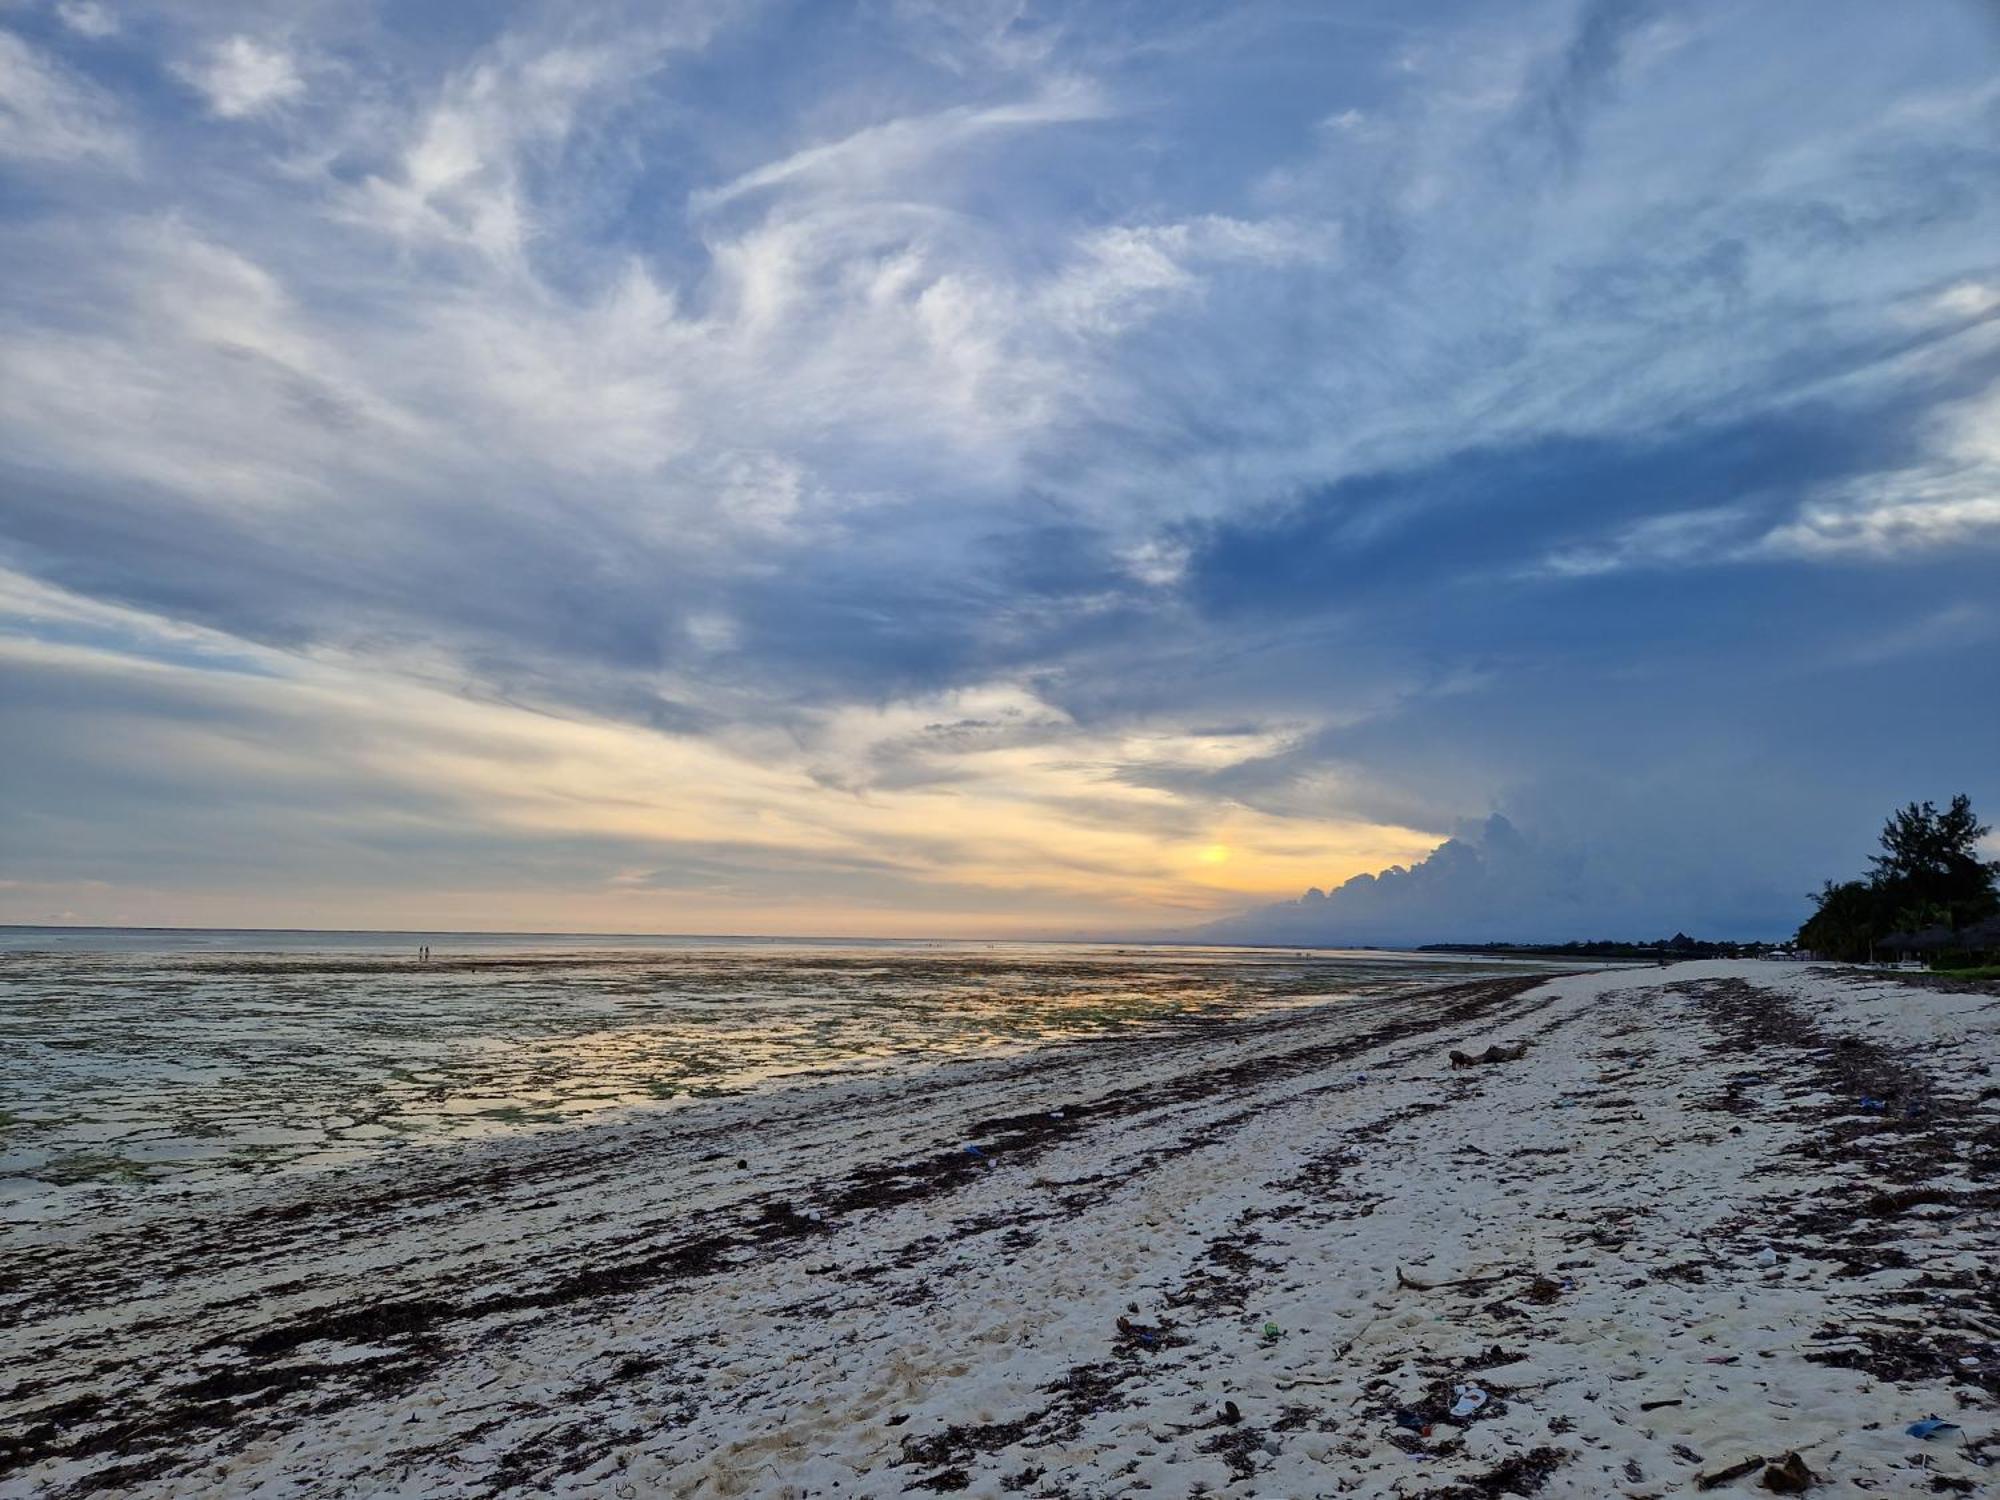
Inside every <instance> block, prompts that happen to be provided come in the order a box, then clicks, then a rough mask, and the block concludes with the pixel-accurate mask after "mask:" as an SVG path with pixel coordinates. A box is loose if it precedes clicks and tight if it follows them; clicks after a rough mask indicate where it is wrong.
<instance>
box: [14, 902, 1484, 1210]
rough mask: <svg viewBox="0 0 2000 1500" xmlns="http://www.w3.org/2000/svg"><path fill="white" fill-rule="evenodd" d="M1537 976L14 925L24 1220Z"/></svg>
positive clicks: (866, 945)
mask: <svg viewBox="0 0 2000 1500" xmlns="http://www.w3.org/2000/svg"><path fill="white" fill-rule="evenodd" d="M426 943H427V944H429V945H430V948H431V951H432V957H431V960H430V961H429V962H428V963H424V962H419V961H418V959H417V956H416V955H417V950H418V947H419V945H421V944H426ZM1522 967H1524V966H1523V965H1518V964H1515V965H1509V964H1504V963H1497V962H1484V961H1481V962H1465V961H1441V960H1438V959H1434V958H1425V957H1420V956H1416V955H1403V954H1391V953H1379V952H1325V951H1319V952H1309V953H1300V952H1289V951H1287V952H1273V951H1268V950H1243V949H1202V948H1186V947H1144V946H1136V947H1135V946H1111V945H1087V944H1030V943H940V942H869V941H835V940H827V941H800V940H796V939H784V940H765V939H754V938H751V939H716V938H650V937H600V936H571V935H563V934H546V933H537V934H506V935H492V934H474V933H443V932H440V933H382V932H268V931H191V930H161V929H106V928H0V1216H4V1217H14V1218H22V1217H34V1216H39V1215H40V1214H42V1213H44V1212H47V1211H49V1210H51V1209H55V1208H57V1207H67V1208H69V1209H76V1208H78V1207H87V1201H86V1202H85V1203H82V1204H80V1203H79V1202H78V1199H79V1198H80V1197H82V1198H85V1199H86V1200H89V1199H95V1198H97V1197H99V1196H104V1197H106V1198H107V1199H108V1198H127V1197H130V1196H132V1195H144V1194H151V1193H157V1192H160V1191H162V1190H165V1189H177V1188H188V1187H202V1188H213V1187H225V1188H226V1187H228V1186H229V1185H231V1184H235V1183H245V1182H253V1181H256V1180H258V1179H260V1178H263V1177H267V1176H269V1175H272V1174H275V1173H286V1172H310V1171H319V1170H325V1169H328V1168H335V1167H340V1166H343V1165H348V1164H353V1163H358V1162H365V1161H367V1160H369V1159H371V1158H375V1157H380V1156H382V1155H385V1154H387V1153H392V1152H396V1151H404V1150H409V1149H413V1148H421V1147H423V1146H426V1145H437V1144H443V1143H449V1142H453V1141H461V1140H465V1139H468V1138H472V1137H477V1136H482V1135H493V1134H501V1133H511V1132H523V1131H553V1130H562V1129H568V1128H574V1127H576V1126H578V1125H580V1124H584V1123H587V1122H590V1121H594V1120H601V1119H605V1118H609V1117H612V1116H614V1115H616V1114H617V1113H619V1112H625V1111H634V1110H647V1109H663V1108H689V1107H699V1104H700V1101H702V1100H705V1099H713V1098H717V1097H720V1096H724V1095H729V1094H737V1093H742V1092H744V1091H747V1090H753V1089H767V1088H782V1087H785V1086H786V1085H787V1083H788V1082H795V1081H797V1080H799V1079H801V1078H805V1077H824V1076H826V1075H827V1074H828V1073H830V1072H837V1071H841V1070H847V1071H853V1070H879V1069H893V1068H901V1067H917V1066H923V1065H926V1064H929V1063H933V1062H936V1061H938V1060H940V1059H944V1058H949V1057H954V1056H964V1055H968V1054H977V1053H981V1052H995V1051H1000V1050H1003V1049H1020V1048H1027V1047H1035V1046H1041V1045H1046V1044H1048V1043H1051V1042H1055V1041H1061V1040H1066V1039H1072V1038H1082V1037H1090V1036H1102V1035H1107V1034H1111V1033H1118V1032H1130V1031H1135V1030H1143V1029H1146V1028H1166V1027H1171V1026H1174V1025H1177V1024H1182V1023H1184V1022H1185V1021H1186V1020H1187V1019H1188V1018H1190V1017H1228V1016H1245V1015H1254V1014H1259V1013H1264V1012H1268V1011H1271V1010H1275V1009H1279V1008H1283V1007H1287V1006H1298V1005H1304V1004H1314V1003H1319V1002H1323V1001H1326V1000H1330V999H1338V998H1340V997H1343V996H1354V995H1361V994H1368V993H1376V992H1380V991H1381V990H1383V989H1385V988H1392V987H1395V988H1400V987H1403V986H1407V985H1410V984H1414V983H1421V982H1425V981H1435V980H1437V979H1439V978H1444V977H1454V976H1467V975H1471V974H1478V973H1491V972H1519V970H1520V969H1521V968H1522Z"/></svg>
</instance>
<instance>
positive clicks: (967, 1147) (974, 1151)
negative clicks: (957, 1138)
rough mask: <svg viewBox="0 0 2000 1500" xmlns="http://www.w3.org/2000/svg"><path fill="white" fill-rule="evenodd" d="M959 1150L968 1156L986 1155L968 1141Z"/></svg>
mask: <svg viewBox="0 0 2000 1500" xmlns="http://www.w3.org/2000/svg"><path fill="white" fill-rule="evenodd" d="M959 1149H960V1150H961V1151H963V1152H964V1153H965V1154H966V1155H967V1156H984V1155H985V1154H986V1153H985V1152H984V1151H981V1150H980V1149H979V1148H978V1147H977V1146H975V1145H973V1144H972V1142H970V1141H967V1142H966V1143H965V1144H964V1145H963V1146H961V1147H960V1148H959Z"/></svg>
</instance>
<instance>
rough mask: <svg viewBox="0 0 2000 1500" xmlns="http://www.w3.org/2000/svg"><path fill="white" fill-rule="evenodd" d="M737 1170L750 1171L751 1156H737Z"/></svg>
mask: <svg viewBox="0 0 2000 1500" xmlns="http://www.w3.org/2000/svg"><path fill="white" fill-rule="evenodd" d="M736 1170H737V1171H739V1172H747V1171H749V1170H750V1159H749V1158H748V1157H747V1156H739V1157H737V1158H736Z"/></svg>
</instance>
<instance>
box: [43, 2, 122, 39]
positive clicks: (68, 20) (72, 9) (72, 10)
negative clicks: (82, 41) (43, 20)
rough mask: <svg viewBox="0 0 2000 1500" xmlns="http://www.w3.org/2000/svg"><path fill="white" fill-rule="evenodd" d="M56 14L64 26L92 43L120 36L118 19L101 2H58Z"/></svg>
mask: <svg viewBox="0 0 2000 1500" xmlns="http://www.w3.org/2000/svg"><path fill="white" fill-rule="evenodd" d="M56 14H57V15H58V16H60V17H62V23H63V25H65V26H67V27H68V28H69V29H70V30H71V31H74V32H75V33H76V34H77V35H78V36H86V37H89V38H90V39H91V40H92V41H101V40H103V39H104V38H105V37H108V36H116V35H117V34H118V17H117V16H116V15H114V14H113V13H112V11H111V10H110V8H109V7H108V6H105V5H103V4H101V3H100V0H57V5H56Z"/></svg>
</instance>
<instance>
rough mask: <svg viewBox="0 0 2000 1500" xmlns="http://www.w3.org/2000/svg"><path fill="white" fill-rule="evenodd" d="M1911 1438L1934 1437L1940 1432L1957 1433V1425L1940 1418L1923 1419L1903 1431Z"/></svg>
mask: <svg viewBox="0 0 2000 1500" xmlns="http://www.w3.org/2000/svg"><path fill="white" fill-rule="evenodd" d="M1903 1430H1904V1431H1905V1432H1907V1433H1909V1435H1910V1436H1911V1437H1913V1438H1928V1437H1936V1436H1937V1435H1938V1434H1939V1433H1940V1432H1956V1431H1958V1423H1956V1422H1947V1421H1945V1420H1944V1419H1943V1418H1942V1417H1925V1418H1924V1419H1923V1421H1921V1422H1912V1423H1911V1424H1910V1425H1909V1426H1908V1427H1906V1428H1904V1429H1903Z"/></svg>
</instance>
